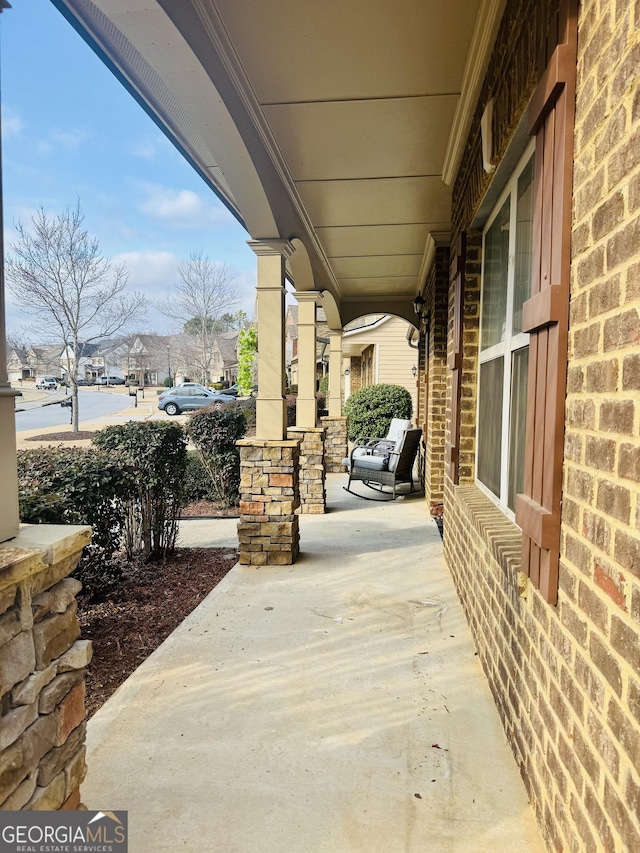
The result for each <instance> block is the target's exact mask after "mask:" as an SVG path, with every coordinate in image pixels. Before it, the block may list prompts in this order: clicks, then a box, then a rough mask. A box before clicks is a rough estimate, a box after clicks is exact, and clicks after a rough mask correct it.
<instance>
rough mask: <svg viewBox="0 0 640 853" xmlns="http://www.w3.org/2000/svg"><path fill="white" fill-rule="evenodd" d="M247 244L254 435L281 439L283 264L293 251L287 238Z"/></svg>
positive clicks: (283, 431)
mask: <svg viewBox="0 0 640 853" xmlns="http://www.w3.org/2000/svg"><path fill="white" fill-rule="evenodd" d="M248 243H249V246H250V247H251V248H252V249H253V251H254V252H255V253H256V255H257V256H258V283H257V302H258V399H257V402H256V438H261V439H268V440H272V441H282V440H283V439H284V438H285V437H286V434H287V414H286V407H285V400H284V386H285V358H284V332H285V330H284V293H285V291H284V273H285V269H284V265H285V261H286V259H287V258H288V257H290V255H291V254H292V253H293V246H292V245H291V243H289V241H288V240H249V241H248ZM261 333H262V334H261Z"/></svg>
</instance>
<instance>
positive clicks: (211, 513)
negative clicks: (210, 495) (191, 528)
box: [180, 501, 240, 518]
mask: <svg viewBox="0 0 640 853" xmlns="http://www.w3.org/2000/svg"><path fill="white" fill-rule="evenodd" d="M239 516H240V507H237V506H220V505H219V504H218V503H216V502H215V501H196V502H195V503H192V504H189V505H188V506H185V507H183V509H182V512H181V513H180V518H238V517H239Z"/></svg>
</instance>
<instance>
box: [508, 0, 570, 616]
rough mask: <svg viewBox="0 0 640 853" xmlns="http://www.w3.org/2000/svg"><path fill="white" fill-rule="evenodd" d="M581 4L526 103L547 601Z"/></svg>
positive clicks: (528, 465) (525, 502)
mask: <svg viewBox="0 0 640 853" xmlns="http://www.w3.org/2000/svg"><path fill="white" fill-rule="evenodd" d="M576 6H577V4H576V3H575V2H574V0H567V2H564V3H562V4H561V7H562V8H561V32H560V40H561V41H562V43H561V44H558V45H557V47H556V48H555V50H554V51H553V54H552V56H551V59H550V61H549V63H548V65H547V68H546V70H545V72H544V74H543V76H542V79H541V81H540V83H539V85H538V87H537V89H536V91H535V93H534V95H533V98H532V100H531V104H530V106H529V126H530V133H532V134H535V137H536V155H535V156H536V162H535V188H534V199H535V200H534V220H533V263H532V280H531V298H530V299H529V300H528V301H527V302H526V303H525V306H524V312H523V331H527V332H529V333H530V349H529V385H528V397H527V439H526V452H525V477H524V494H521V495H517V497H516V521H517V523H518V524H519V525H520V527H521V528H522V532H523V537H522V540H523V544H522V568H523V571H525V572H527V573H528V575H529V577H530V578H531V580H532V582H533V583H534V584H535V586H537V587H538V588H539V589H540V591H541V592H542V594H543V595H544V596H545V598H546V600H547V601H548V602H550V603H553V604H555V602H556V600H557V596H558V566H559V559H560V512H561V503H562V461H563V445H564V404H565V393H566V378H567V339H568V325H569V276H570V267H571V201H572V199H571V179H572V169H573V126H574V113H575V86H576V43H577V7H576Z"/></svg>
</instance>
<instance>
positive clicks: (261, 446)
mask: <svg viewBox="0 0 640 853" xmlns="http://www.w3.org/2000/svg"><path fill="white" fill-rule="evenodd" d="M249 246H251V248H252V249H253V251H254V252H255V253H256V255H257V256H258V286H257V296H258V400H257V405H256V437H255V438H246V439H243V440H242V441H239V442H238V443H237V444H238V447H239V449H240V522H239V524H238V541H239V546H240V563H241V564H242V565H243V566H283V565H290V564H291V563H295V561H296V559H297V557H298V552H299V550H300V544H299V543H300V531H299V520H298V516H297V515H296V510H297V509H298V506H299V505H300V485H299V467H300V438H299V437H296V438H294V439H291V440H287V413H286V407H285V401H284V383H285V369H284V366H285V359H284V331H285V330H284V264H285V261H286V259H287V258H288V257H289V256H290V255H291V253H292V252H293V247H292V246H291V244H290V243H289V242H287V241H286V240H252V241H250V242H249Z"/></svg>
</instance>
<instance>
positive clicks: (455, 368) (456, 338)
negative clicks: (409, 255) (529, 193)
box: [445, 231, 466, 485]
mask: <svg viewBox="0 0 640 853" xmlns="http://www.w3.org/2000/svg"><path fill="white" fill-rule="evenodd" d="M465 255H466V233H465V232H464V231H463V232H462V234H461V235H460V238H459V240H458V243H457V246H456V251H455V252H454V256H453V259H452V261H451V265H450V267H449V281H450V282H451V284H452V286H453V329H452V338H453V341H452V348H451V352H450V353H449V357H448V359H447V366H448V368H449V370H450V371H451V440H450V442H449V444H448V445H447V449H446V457H445V465H446V469H447V472H448V474H449V477H450V478H451V481H452V482H453V483H454V485H457V484H458V482H459V462H460V394H461V388H462V322H463V318H464V268H465Z"/></svg>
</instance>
